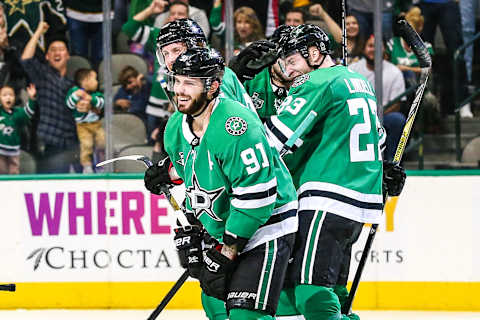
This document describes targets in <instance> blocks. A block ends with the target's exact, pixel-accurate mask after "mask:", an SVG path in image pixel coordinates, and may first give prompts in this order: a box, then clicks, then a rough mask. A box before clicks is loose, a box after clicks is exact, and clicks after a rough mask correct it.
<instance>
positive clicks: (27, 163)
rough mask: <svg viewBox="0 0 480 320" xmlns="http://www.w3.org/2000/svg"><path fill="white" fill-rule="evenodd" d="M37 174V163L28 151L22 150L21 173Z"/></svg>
mask: <svg viewBox="0 0 480 320" xmlns="http://www.w3.org/2000/svg"><path fill="white" fill-rule="evenodd" d="M36 172H37V163H36V162H35V159H34V158H33V156H32V155H31V154H30V153H28V152H27V151H24V150H20V173H21V174H31V173H36Z"/></svg>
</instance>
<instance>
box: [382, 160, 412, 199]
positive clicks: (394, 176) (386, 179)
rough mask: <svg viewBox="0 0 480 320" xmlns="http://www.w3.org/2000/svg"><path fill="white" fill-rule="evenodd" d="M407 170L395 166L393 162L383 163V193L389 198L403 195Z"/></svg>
mask: <svg viewBox="0 0 480 320" xmlns="http://www.w3.org/2000/svg"><path fill="white" fill-rule="evenodd" d="M406 178H407V175H406V174H405V169H403V168H402V167H401V166H400V165H398V164H397V165H394V164H393V163H392V162H389V161H384V162H383V190H384V191H383V192H384V194H386V195H389V196H393V197H396V196H399V195H400V193H402V189H403V185H404V184H405V179H406Z"/></svg>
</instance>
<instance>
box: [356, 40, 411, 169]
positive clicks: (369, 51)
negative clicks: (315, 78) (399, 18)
mask: <svg viewBox="0 0 480 320" xmlns="http://www.w3.org/2000/svg"><path fill="white" fill-rule="evenodd" d="M363 55H364V57H363V58H362V59H360V60H359V61H358V62H355V63H352V64H351V65H350V66H349V68H350V69H352V70H353V71H356V72H358V73H360V74H362V75H363V76H365V77H366V78H367V79H368V81H369V82H370V84H371V85H372V86H375V70H374V69H375V67H374V64H375V38H374V37H373V35H371V36H370V37H369V38H368V40H367V41H366V43H365V47H364V50H363ZM382 68H383V73H382V77H383V84H382V99H383V101H382V102H381V103H382V105H384V106H386V105H387V104H388V103H389V102H390V101H392V100H393V99H395V98H396V97H398V96H399V95H400V94H402V93H403V92H405V81H404V79H403V75H402V72H401V71H400V69H398V68H397V67H396V66H395V65H394V64H392V63H390V62H388V61H386V60H383V64H382ZM403 100H405V98H404V99H403ZM400 107H401V102H400V101H399V102H396V103H394V104H393V105H391V106H390V107H388V108H387V109H385V110H384V111H383V126H384V127H385V130H386V131H387V140H386V149H385V159H386V160H392V159H393V156H394V155H395V150H396V148H397V144H398V141H399V139H400V136H401V134H402V129H403V126H404V124H405V120H406V118H405V115H403V113H401V112H400Z"/></svg>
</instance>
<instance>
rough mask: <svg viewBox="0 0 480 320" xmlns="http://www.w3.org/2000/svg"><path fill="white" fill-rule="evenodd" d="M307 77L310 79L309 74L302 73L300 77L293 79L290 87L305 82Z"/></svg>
mask: <svg viewBox="0 0 480 320" xmlns="http://www.w3.org/2000/svg"><path fill="white" fill-rule="evenodd" d="M308 79H310V75H309V74H304V75H302V76H300V77H297V78H295V80H294V81H293V84H292V88H296V87H298V86H301V85H302V84H304V83H305V82H307V81H308Z"/></svg>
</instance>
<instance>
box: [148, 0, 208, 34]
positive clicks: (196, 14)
mask: <svg viewBox="0 0 480 320" xmlns="http://www.w3.org/2000/svg"><path fill="white" fill-rule="evenodd" d="M179 2H180V3H184V4H185V5H186V6H187V14H188V16H186V17H185V16H184V14H185V8H182V7H180V5H179ZM172 6H173V7H175V8H173V11H172V8H171V7H172ZM175 17H176V18H175ZM181 18H190V19H192V20H193V21H195V22H197V23H198V24H199V25H200V27H201V28H202V30H203V33H205V36H206V37H207V38H208V36H209V35H210V24H209V23H208V17H207V14H206V13H205V11H203V10H201V9H198V8H196V7H192V6H191V5H189V3H188V0H176V1H170V8H169V10H168V12H164V13H161V14H159V15H158V16H157V18H155V23H154V27H157V28H161V27H163V25H165V24H166V23H167V22H171V21H174V20H176V19H181Z"/></svg>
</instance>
